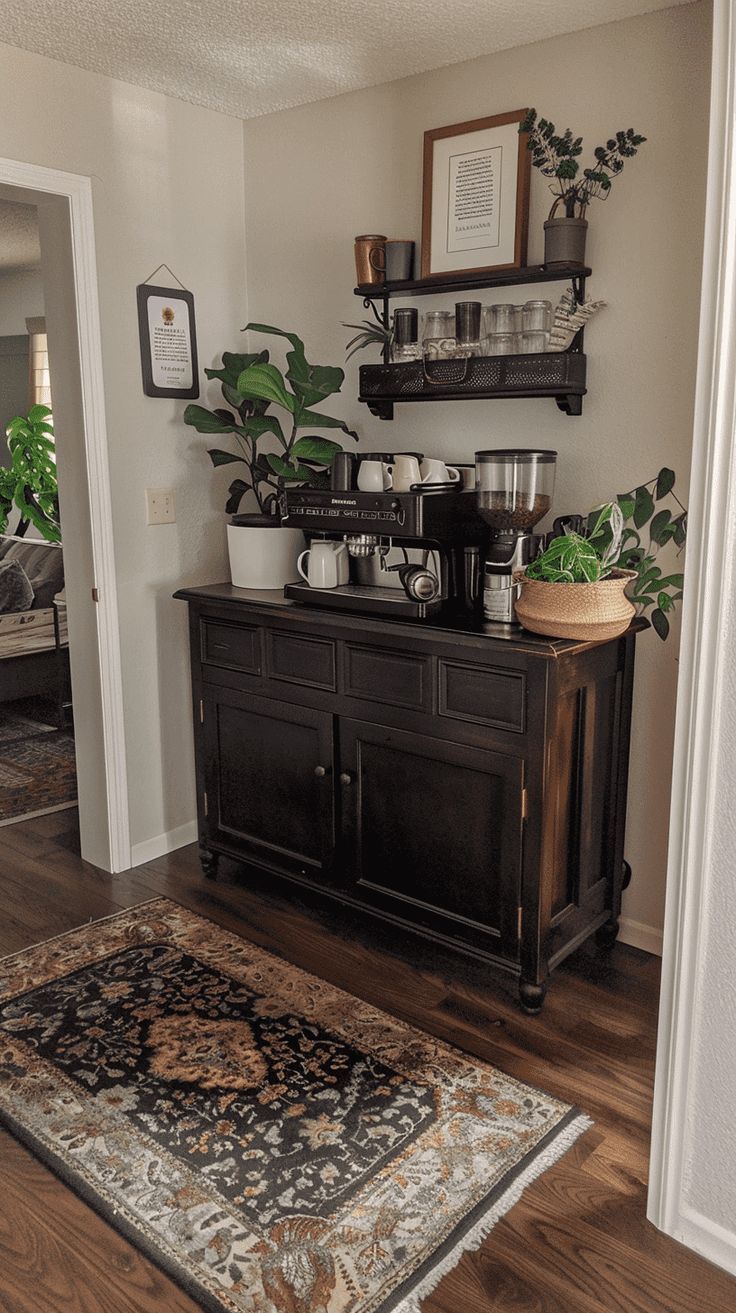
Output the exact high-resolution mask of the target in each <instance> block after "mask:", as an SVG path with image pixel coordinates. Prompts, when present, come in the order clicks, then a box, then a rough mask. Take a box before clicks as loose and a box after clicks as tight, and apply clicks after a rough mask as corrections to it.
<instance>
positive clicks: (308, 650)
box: [267, 629, 337, 692]
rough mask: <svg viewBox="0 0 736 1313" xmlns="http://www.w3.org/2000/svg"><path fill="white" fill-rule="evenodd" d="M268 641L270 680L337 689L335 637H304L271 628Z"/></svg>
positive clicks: (331, 689)
mask: <svg viewBox="0 0 736 1313" xmlns="http://www.w3.org/2000/svg"><path fill="white" fill-rule="evenodd" d="M267 643H268V673H269V675H270V677H271V679H283V680H285V681H286V682H287V683H289V684H306V685H309V686H310V687H311V688H326V689H329V690H330V691H331V692H334V691H335V689H336V687H337V684H336V680H335V644H334V642H333V641H332V639H328V638H304V637H303V636H302V635H296V634H287V633H285V632H283V631H282V630H280V629H271V630H269V631H268V638H267Z"/></svg>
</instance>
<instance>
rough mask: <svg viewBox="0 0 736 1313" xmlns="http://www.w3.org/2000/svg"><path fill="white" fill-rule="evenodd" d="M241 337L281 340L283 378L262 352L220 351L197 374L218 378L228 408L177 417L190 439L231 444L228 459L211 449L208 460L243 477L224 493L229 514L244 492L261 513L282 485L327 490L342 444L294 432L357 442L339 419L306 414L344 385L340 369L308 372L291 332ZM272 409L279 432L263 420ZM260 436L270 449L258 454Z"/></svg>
mask: <svg viewBox="0 0 736 1313" xmlns="http://www.w3.org/2000/svg"><path fill="white" fill-rule="evenodd" d="M249 331H251V332H255V333H270V334H272V335H274V336H276V337H285V338H286V339H287V341H288V342H289V343H290V344H291V350H290V351H288V352H287V355H286V363H287V369H286V373H285V374H284V373H282V371H281V370H280V369H277V367H276V365H273V364H271V362H270V360H269V353H268V351H267V350H266V349H264V350H262V351H257V352H251V353H239V352H231V351H225V352H223V356H222V366H221V367H220V368H219V369H206V370H205V371H204V372H205V374H206V375H207V377H208V378H210V379H219V381H220V384H221V387H222V395H223V397H224V399H225V401H226V402H227V406H228V407H231V408H232V409H224V408H222V409H220V408H218V409H216V410H207V409H206V408H205V407H204V406H194V405H190V406H187V408H186V410H185V411H184V422H185V424H189V425H191V427H192V428H195V429H196V430H197V432H198V433H207V434H226V433H231V434H232V435H233V437H234V438H235V446H236V449H237V450H236V451H235V452H231V451H225V450H224V449H223V448H221V447H211V448H210V449H209V453H208V454H209V457H210V460H211V461H212V464H213V465H215V466H220V465H231V464H236V463H240V464H242V465H244V466H245V471H244V474H243V476H242V477H240V478H237V479H235V480H234V481H233V483H231V484H230V487H229V489H228V499H227V503H226V506H225V510H226V511H227V513H228V514H229V515H234V514H235V513H236V512H237V510H238V509H239V507H240V503H241V501H242V499H243V497H244V496H245V495H246V493H248V492H252V493H253V495H254V496H255V499H256V502H257V503H258V509H259V510H260V511H262V512H263V513H264V514H266V513H268V512H269V511H271V510H272V509H274V508H275V505H276V499H277V495H278V492H279V491H280V490H281V489H282V488H283V487H285V486H288V485H292V484H293V485H303V484H308V485H310V486H312V487H317V488H319V487H327V485H328V478H327V472H328V471H329V468H330V466H331V464H332V462H333V460H334V459H335V456H336V454H337V452H338V451H342V445H341V443H339V442H333V441H332V440H331V439H330V438H324V437H318V436H306V435H304V436H300V434H301V432H302V430H304V429H341V430H342V432H343V433H347V434H348V436H349V437H351V438H355V439H356V441H357V436H358V435H357V434H356V433H355V432H354V431H353V430H352V429H350V428H348V426H347V424H345V423H344V422H343V420H340V419H336V418H335V416H334V415H325V414H324V413H323V412H322V411H319V410H315V409H314V407H315V406H316V405H318V404H320V403H321V402H323V401H325V400H326V399H327V398H328V397H330V396H332V395H333V394H334V393H337V392H339V391H340V388H341V387H342V384H343V380H344V378H345V374H344V372H343V370H342V369H339V368H337V367H333V366H331V365H310V364H309V362H308V360H307V358H306V355H305V351H304V343H303V342H302V340H301V338H299V337H297V335H296V333H288V332H286V331H285V330H284V329H282V328H273V327H271V326H270V325H269V324H254V323H249V324H246V326H245V328H244V329H243V332H244V333H246V332H249ZM272 405H276V406H280V407H281V408H282V410H284V411H285V412H286V431H285V430H284V428H283V427H282V423H281V420H280V418H279V416H278V415H275V414H272V413H268V412H269V408H270V407H271V406H272ZM264 437H268V438H270V439H272V440H274V441H275V443H276V445H277V448H278V450H277V451H275V452H273V451H268V452H264V451H262V450H261V449H260V446H259V444H260V443H261V440H262V439H263V438H264Z"/></svg>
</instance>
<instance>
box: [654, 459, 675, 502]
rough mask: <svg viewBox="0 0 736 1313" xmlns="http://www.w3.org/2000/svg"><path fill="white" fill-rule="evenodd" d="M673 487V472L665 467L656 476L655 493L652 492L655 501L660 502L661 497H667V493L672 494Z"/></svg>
mask: <svg viewBox="0 0 736 1313" xmlns="http://www.w3.org/2000/svg"><path fill="white" fill-rule="evenodd" d="M674 486H675V471H674V470H668V469H667V467H666V466H665V468H664V469H662V470H660V471H659V474H658V475H657V487H656V488H655V492H654V495H655V497H656V498H657V501H661V500H662V498H663V497H666V496H667V493H668V492H672V489H673V488H674Z"/></svg>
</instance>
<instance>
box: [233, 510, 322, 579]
mask: <svg viewBox="0 0 736 1313" xmlns="http://www.w3.org/2000/svg"><path fill="white" fill-rule="evenodd" d="M304 546H305V543H304V534H303V533H302V531H301V529H285V528H282V527H281V525H279V524H275V525H268V524H266V525H258V526H256V525H250V524H249V525H244V524H228V526H227V549H228V553H229V556H230V578H231V579H232V582H233V583H234V585H235V587H236V588H283V586H284V584H290V583H294V582H295V581H296V580H297V579H298V578H299V572H298V570H297V568H296V562H297V557H298V556H299V553H300V552H301V551H303V549H304Z"/></svg>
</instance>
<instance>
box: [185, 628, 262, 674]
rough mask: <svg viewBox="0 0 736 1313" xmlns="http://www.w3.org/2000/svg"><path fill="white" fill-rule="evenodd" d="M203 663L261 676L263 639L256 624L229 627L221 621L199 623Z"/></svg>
mask: <svg viewBox="0 0 736 1313" xmlns="http://www.w3.org/2000/svg"><path fill="white" fill-rule="evenodd" d="M199 633H200V641H201V647H202V661H203V662H205V663H206V664H207V665H210V666H224V667H225V668H226V669H228V670H243V671H245V672H246V674H249V675H260V673H261V639H260V630H259V629H258V627H257V626H256V625H230V624H227V623H226V622H224V621H221V620H204V619H203V620H202V621H201V622H200V629H199Z"/></svg>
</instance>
